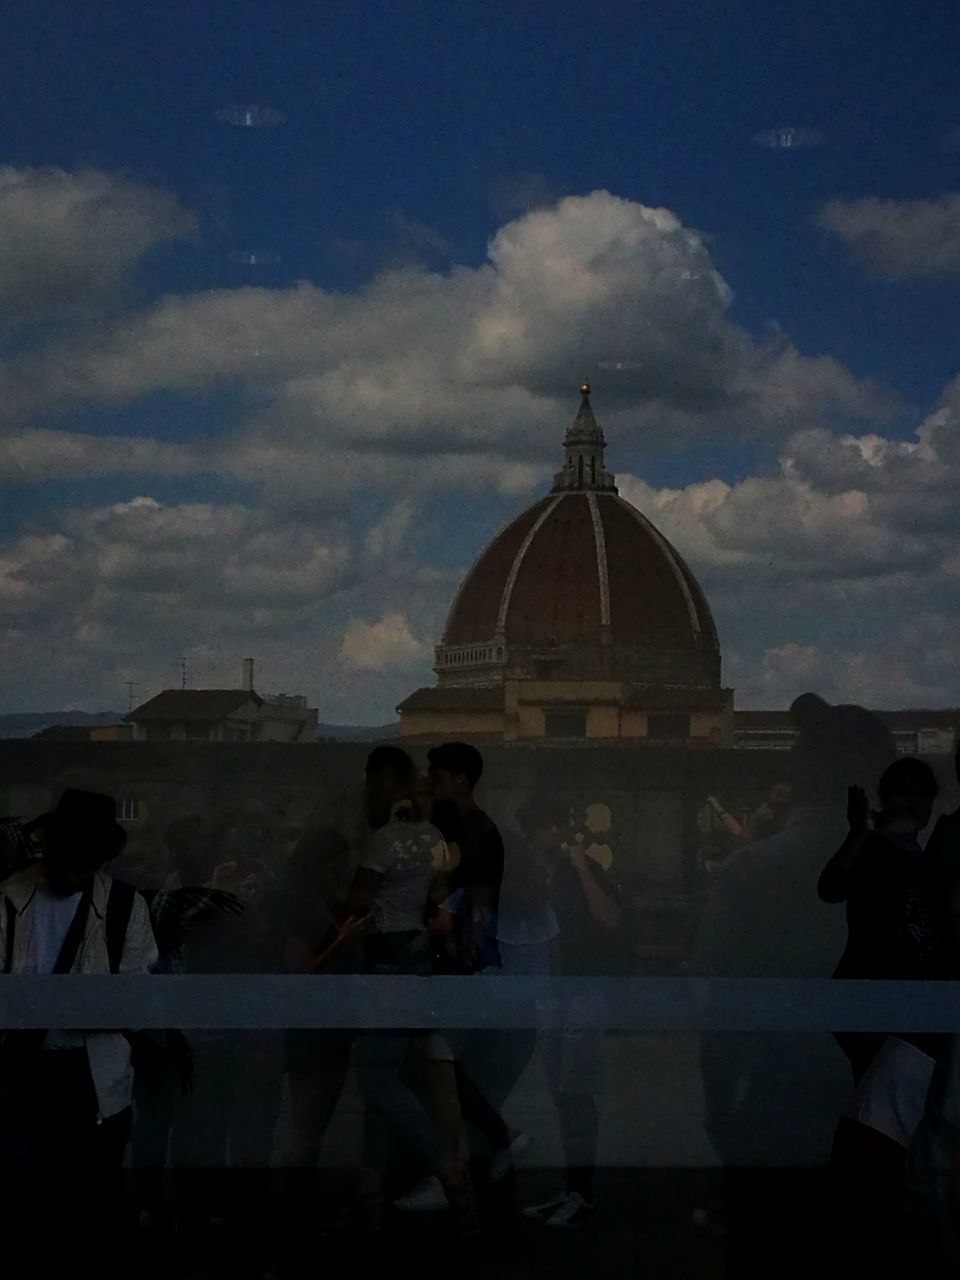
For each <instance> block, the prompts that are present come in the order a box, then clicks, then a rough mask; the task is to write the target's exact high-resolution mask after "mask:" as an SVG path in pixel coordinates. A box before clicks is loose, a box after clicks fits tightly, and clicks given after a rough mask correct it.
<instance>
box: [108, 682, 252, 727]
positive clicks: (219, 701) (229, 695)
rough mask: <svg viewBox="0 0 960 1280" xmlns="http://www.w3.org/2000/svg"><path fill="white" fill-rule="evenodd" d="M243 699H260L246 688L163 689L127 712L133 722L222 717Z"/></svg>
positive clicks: (219, 718) (243, 701)
mask: <svg viewBox="0 0 960 1280" xmlns="http://www.w3.org/2000/svg"><path fill="white" fill-rule="evenodd" d="M246 702H254V703H256V705H257V706H258V707H259V706H260V705H261V704H262V702H263V699H262V698H261V697H259V696H258V695H257V694H255V693H251V692H250V690H249V689H164V691H163V693H158V694H157V695H156V697H155V698H151V699H150V700H149V701H148V702H144V703H142V704H141V705H140V706H139V707H136V708H135V709H134V710H133V711H131V712H130V714H129V715H128V716H127V719H128V720H132V721H133V722H134V723H141V722H143V721H146V720H167V721H180V720H205V721H213V722H216V721H218V720H225V719H226V717H227V716H229V715H230V714H231V713H232V712H234V711H236V710H238V708H240V707H242V706H243V705H244V703H246Z"/></svg>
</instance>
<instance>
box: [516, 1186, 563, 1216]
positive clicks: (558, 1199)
mask: <svg viewBox="0 0 960 1280" xmlns="http://www.w3.org/2000/svg"><path fill="white" fill-rule="evenodd" d="M566 1203H567V1193H566V1192H564V1193H563V1194H562V1195H559V1196H554V1197H553V1199H552V1200H547V1201H546V1202H545V1203H544V1204H531V1205H528V1207H527V1208H526V1209H524V1211H523V1216H524V1217H525V1218H529V1219H530V1220H531V1221H532V1222H549V1221H550V1219H551V1218H552V1217H553V1215H554V1214H555V1213H556V1212H557V1211H558V1210H559V1209H562V1208H563V1206H564V1205H565V1204H566Z"/></svg>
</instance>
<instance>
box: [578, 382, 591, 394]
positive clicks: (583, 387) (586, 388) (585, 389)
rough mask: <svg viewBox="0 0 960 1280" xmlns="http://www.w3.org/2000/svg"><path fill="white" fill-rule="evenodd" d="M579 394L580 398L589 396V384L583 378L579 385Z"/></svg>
mask: <svg viewBox="0 0 960 1280" xmlns="http://www.w3.org/2000/svg"><path fill="white" fill-rule="evenodd" d="M580 394H581V395H582V396H588V395H589V394H590V383H589V382H588V381H587V380H586V378H584V379H583V381H582V382H581V383H580Z"/></svg>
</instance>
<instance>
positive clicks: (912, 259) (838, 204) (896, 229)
mask: <svg viewBox="0 0 960 1280" xmlns="http://www.w3.org/2000/svg"><path fill="white" fill-rule="evenodd" d="M818 222H819V224H820V226H821V227H822V228H823V229H824V230H825V231H829V232H830V233H831V234H832V235H835V236H838V237H839V238H840V239H841V240H843V241H844V243H845V244H847V245H848V246H849V247H850V248H851V249H852V250H853V252H854V254H855V255H856V257H857V258H858V259H859V260H860V261H861V262H862V263H863V264H864V265H865V266H867V267H869V268H870V269H871V270H873V271H876V272H879V273H880V274H881V275H885V276H893V277H907V276H956V275H960V194H958V193H957V192H951V193H949V194H946V195H942V196H939V197H938V198H936V199H933V200H880V199H876V198H872V197H871V198H868V199H865V200H831V201H830V202H829V203H828V204H826V205H824V206H823V208H822V209H821V210H820V213H819V215H818Z"/></svg>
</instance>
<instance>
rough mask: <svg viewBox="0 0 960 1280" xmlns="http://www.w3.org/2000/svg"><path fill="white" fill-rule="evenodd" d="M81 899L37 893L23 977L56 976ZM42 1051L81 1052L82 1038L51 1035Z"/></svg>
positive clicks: (70, 1033)
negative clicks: (68, 1050)
mask: <svg viewBox="0 0 960 1280" xmlns="http://www.w3.org/2000/svg"><path fill="white" fill-rule="evenodd" d="M82 897H83V894H81V893H71V894H67V895H66V896H63V897H61V896H58V895H57V894H53V893H51V892H50V890H49V889H45V888H43V887H42V886H41V887H40V888H38V889H37V892H36V895H35V897H34V900H33V913H32V915H33V918H32V923H31V929H30V937H29V938H28V939H27V949H26V954H25V955H24V960H23V968H22V969H21V973H37V974H47V973H53V970H54V968H55V967H56V963H57V960H58V959H59V957H60V952H61V951H62V950H63V944H64V941H65V940H66V936H67V933H68V931H69V929H70V925H71V924H72V923H73V917H74V916H75V915H76V914H77V908H78V907H79V906H80V899H81V898H82ZM43 1047H44V1048H45V1049H82V1048H83V1036H82V1035H80V1034H79V1032H76V1031H48V1032H47V1037H46V1039H45V1040H44V1042H43Z"/></svg>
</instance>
